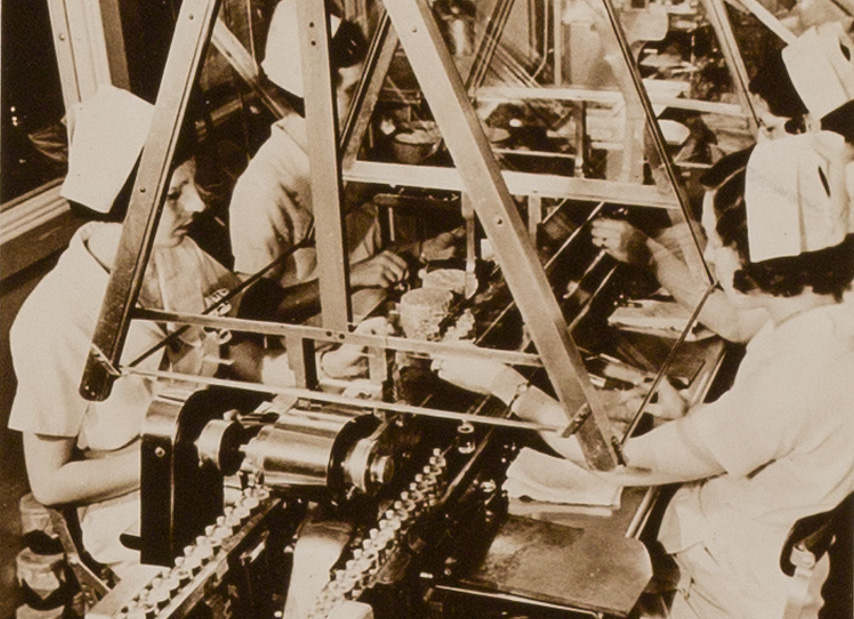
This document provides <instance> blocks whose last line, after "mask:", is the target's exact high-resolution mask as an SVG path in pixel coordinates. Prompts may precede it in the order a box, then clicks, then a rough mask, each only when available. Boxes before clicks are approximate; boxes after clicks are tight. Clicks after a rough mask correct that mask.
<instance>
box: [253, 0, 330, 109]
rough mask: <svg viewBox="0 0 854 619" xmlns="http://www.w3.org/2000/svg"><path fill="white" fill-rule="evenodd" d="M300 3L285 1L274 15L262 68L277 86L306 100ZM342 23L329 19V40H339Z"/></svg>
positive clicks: (290, 0) (283, 0) (291, 0)
mask: <svg viewBox="0 0 854 619" xmlns="http://www.w3.org/2000/svg"><path fill="white" fill-rule="evenodd" d="M298 18H299V16H298V13H297V3H296V0H282V1H281V2H279V4H278V5H276V10H275V11H273V18H272V19H271V20H270V29H269V31H268V32H267V46H266V48H265V50H264V60H262V61H261V68H262V69H264V73H266V74H267V77H269V78H270V81H272V82H273V83H274V84H276V86H279V87H280V88H284V89H285V90H287V91H288V92H291V93H293V94H295V95H296V96H297V97H302V96H303V90H304V87H303V83H302V53H301V51H300V42H299V29H298V26H299V25H298ZM340 24H341V20H340V19H338V18H337V17H335V16H334V15H330V16H329V36H330V37H333V36H335V33H336V32H337V31H338V26H339V25H340Z"/></svg>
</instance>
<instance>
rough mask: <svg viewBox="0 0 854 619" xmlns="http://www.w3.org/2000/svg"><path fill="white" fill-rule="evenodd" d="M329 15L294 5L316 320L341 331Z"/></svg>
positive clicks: (341, 249) (343, 305) (320, 4)
mask: <svg viewBox="0 0 854 619" xmlns="http://www.w3.org/2000/svg"><path fill="white" fill-rule="evenodd" d="M329 14H330V13H329V11H328V10H327V6H326V3H325V2H324V0H299V1H298V2H297V15H298V19H299V33H300V52H301V55H302V67H303V70H302V79H303V88H304V90H305V121H306V122H305V126H306V135H307V137H308V157H309V170H311V202H312V205H313V212H314V221H315V237H316V244H317V271H318V273H317V274H318V282H319V285H320V311H321V319H322V320H323V326H325V327H329V328H331V329H338V330H341V331H346V330H347V326H348V325H349V323H350V320H351V318H352V315H353V312H352V308H351V306H350V277H349V271H348V268H347V256H348V250H347V239H346V236H345V235H344V216H343V213H342V210H341V194H342V191H341V174H340V169H339V166H338V161H339V159H338V142H337V134H338V114H337V105H336V101H335V90H334V88H333V86H332V71H331V68H330V64H329V40H330V36H329V19H328V15H329Z"/></svg>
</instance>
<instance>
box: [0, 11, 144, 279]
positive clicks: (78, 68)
mask: <svg viewBox="0 0 854 619" xmlns="http://www.w3.org/2000/svg"><path fill="white" fill-rule="evenodd" d="M46 2H47V4H48V11H49V15H50V25H51V33H52V38H53V44H54V49H55V51H56V60H57V65H58V68H59V78H60V84H61V87H62V98H63V102H64V104H65V113H66V115H68V114H69V113H71V111H72V110H73V108H74V106H75V105H77V104H78V103H80V102H81V101H84V100H85V99H87V98H88V97H90V96H92V95H94V94H95V93H96V92H97V90H98V88H99V87H100V86H101V85H102V84H112V85H113V86H116V87H119V88H126V89H127V88H129V85H130V79H129V76H128V68H127V54H126V51H125V43H124V36H123V34H122V28H121V13H120V0H46ZM61 184H62V178H58V179H54V180H52V181H49V182H47V183H45V184H44V185H42V186H40V187H37V188H36V189H34V190H32V191H30V192H27V193H25V194H23V195H21V196H18V197H16V198H14V199H12V200H10V201H9V202H6V203H4V204H3V205H2V206H0V278H2V279H7V278H9V277H11V276H13V275H15V274H16V273H18V272H19V271H21V270H23V269H25V268H27V267H28V266H30V265H32V264H34V263H35V262H38V261H39V260H42V259H44V258H46V257H47V256H49V255H50V254H51V253H53V252H55V251H57V250H59V249H61V248H62V247H64V246H65V244H66V243H67V242H68V239H69V238H70V237H71V235H72V234H73V233H74V230H75V229H76V228H77V227H78V226H79V225H80V223H81V222H80V220H79V219H78V218H76V217H74V216H73V215H72V213H71V211H70V207H69V205H68V202H67V201H66V200H65V199H64V198H62V197H61V196H60V195H59V191H60V186H61Z"/></svg>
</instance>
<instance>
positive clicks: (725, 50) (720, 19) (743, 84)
mask: <svg viewBox="0 0 854 619" xmlns="http://www.w3.org/2000/svg"><path fill="white" fill-rule="evenodd" d="M703 6H704V7H705V9H706V16H707V17H708V18H709V21H710V22H711V24H712V28H713V29H714V30H715V33H716V34H717V36H718V43H719V44H720V46H721V53H722V54H723V56H724V60H726V63H727V65H728V66H729V70H730V72H731V73H732V78H733V79H732V81H733V86H734V87H735V91H736V94H737V95H738V100H739V102H740V103H741V105H742V106H743V107H744V109H745V110H747V122H748V123H749V124H750V132H751V133H752V134H753V135H756V134H757V133H759V119H758V118H757V116H756V109H755V108H754V107H753V100H752V99H751V98H750V91H749V84H750V78H749V77H748V75H747V67H745V66H744V60H742V58H741V52H740V51H739V49H738V42H737V41H736V40H735V33H734V32H733V30H732V23H731V22H730V21H729V15H727V11H726V6H725V5H724V3H723V0H703Z"/></svg>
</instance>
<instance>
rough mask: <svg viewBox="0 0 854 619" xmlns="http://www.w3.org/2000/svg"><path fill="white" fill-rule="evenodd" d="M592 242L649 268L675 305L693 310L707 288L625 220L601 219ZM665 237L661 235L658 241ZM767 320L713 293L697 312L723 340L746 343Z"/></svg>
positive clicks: (659, 243)
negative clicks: (674, 301) (675, 302)
mask: <svg viewBox="0 0 854 619" xmlns="http://www.w3.org/2000/svg"><path fill="white" fill-rule="evenodd" d="M591 232H592V236H593V243H594V244H596V245H598V246H599V247H602V248H603V249H605V251H607V252H608V253H609V254H611V255H612V256H613V257H614V258H616V259H617V260H620V261H621V262H627V263H630V264H635V265H637V266H642V267H645V268H648V269H650V270H651V271H652V272H653V274H654V275H655V277H656V279H658V282H659V283H660V284H661V285H662V287H664V288H665V289H666V290H667V291H668V292H669V293H670V294H672V295H673V298H674V299H676V301H677V302H678V303H680V304H681V305H683V306H684V307H687V308H688V309H690V310H693V309H694V308H695V307H697V306H698V305H699V304H700V301H701V300H702V299H703V296H704V295H705V294H706V289H707V287H708V285H707V284H706V282H704V281H699V280H697V279H695V278H694V276H693V275H692V274H691V271H690V270H689V269H688V266H687V265H686V264H685V262H684V261H683V260H682V259H681V258H680V257H679V256H678V255H677V254H676V253H674V252H673V251H672V250H671V249H670V248H668V247H667V246H666V245H665V243H664V242H662V240H658V239H653V238H650V237H648V236H646V234H644V233H643V232H641V231H640V230H638V229H637V228H635V227H634V226H632V225H631V224H629V223H628V222H627V221H624V220H620V219H607V218H601V219H597V220H595V221H594V222H593V225H592V228H591ZM666 235H667V233H666V232H665V233H664V234H663V235H662V237H661V238H662V239H663V238H664V237H665V236H666ZM767 320H768V315H767V313H766V312H765V310H762V309H758V310H756V309H753V310H746V309H743V308H739V307H737V306H735V305H733V303H732V302H731V301H730V300H729V298H728V297H727V296H726V294H724V292H722V291H721V290H714V291H713V292H712V293H711V294H710V295H709V297H708V298H707V299H706V302H705V303H704V304H703V307H702V309H701V310H700V315H699V321H700V323H701V324H703V325H705V326H706V327H708V328H709V329H711V330H712V331H714V332H715V333H717V334H718V335H720V336H721V337H723V338H724V339H727V340H730V341H732V342H747V341H750V339H751V338H752V337H753V336H754V335H756V332H757V331H759V329H760V328H761V327H762V325H763V324H765V323H766V322H767Z"/></svg>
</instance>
